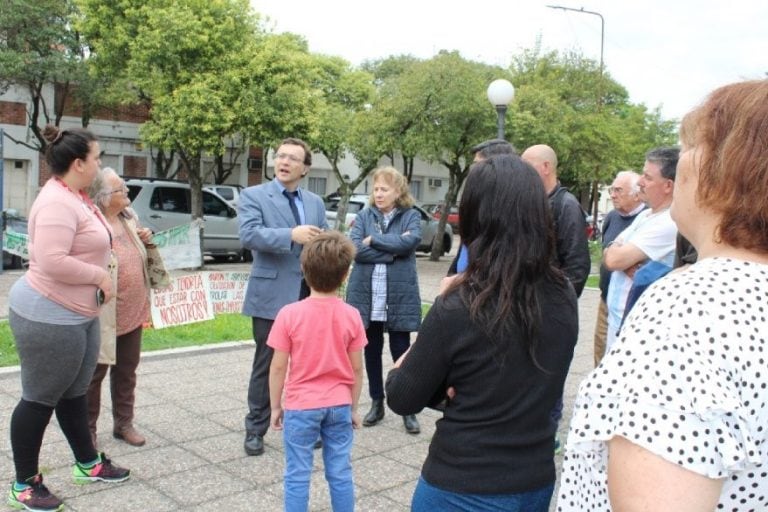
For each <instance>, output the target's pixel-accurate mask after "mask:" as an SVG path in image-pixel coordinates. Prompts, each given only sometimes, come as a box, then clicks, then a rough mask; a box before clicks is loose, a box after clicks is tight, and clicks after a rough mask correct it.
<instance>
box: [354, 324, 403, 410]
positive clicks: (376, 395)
mask: <svg viewBox="0 0 768 512" xmlns="http://www.w3.org/2000/svg"><path fill="white" fill-rule="evenodd" d="M387 332H388V333H389V352H390V354H392V361H397V360H398V358H399V357H400V356H401V355H403V354H404V353H405V351H406V350H408V347H410V346H411V333H410V332H408V331H389V330H388V331H387ZM365 335H366V337H367V338H368V344H367V345H366V346H365V373H366V374H367V375H368V393H370V395H371V398H372V399H374V400H380V399H382V398H384V382H383V377H382V371H383V370H382V364H381V353H382V351H383V350H384V322H371V323H370V325H369V326H368V329H366V330H365Z"/></svg>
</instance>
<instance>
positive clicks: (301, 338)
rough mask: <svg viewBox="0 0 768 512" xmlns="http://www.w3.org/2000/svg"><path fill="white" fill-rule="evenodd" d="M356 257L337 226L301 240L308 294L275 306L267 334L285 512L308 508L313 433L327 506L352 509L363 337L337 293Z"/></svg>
mask: <svg viewBox="0 0 768 512" xmlns="http://www.w3.org/2000/svg"><path fill="white" fill-rule="evenodd" d="M354 256H355V247H354V245H353V244H352V242H350V241H349V239H348V238H347V237H345V236H344V235H342V234H341V233H339V232H337V231H331V232H326V233H322V234H320V235H318V236H317V237H315V238H314V239H313V240H312V241H311V242H309V243H308V244H307V245H305V246H304V250H303V251H302V253H301V268H302V271H303V272H304V279H305V280H306V282H307V284H308V285H309V288H310V290H311V293H310V295H309V297H307V298H306V299H304V300H302V301H299V302H294V303H292V304H288V305H287V306H285V307H283V308H282V309H281V310H280V312H279V313H278V314H277V317H276V318H275V323H274V325H273V326H272V331H271V332H270V334H269V338H268V340H267V344H268V345H269V346H270V347H272V348H273V349H274V350H275V353H274V356H273V358H272V364H271V366H270V368H269V390H270V402H271V406H272V428H273V429H275V430H284V431H285V432H284V435H283V438H284V446H285V480H284V489H285V510H286V511H289V512H291V511H302V512H303V511H306V510H307V508H308V505H309V481H310V476H311V474H312V458H313V454H312V449H313V445H314V444H315V441H317V439H318V437H320V438H321V439H322V441H323V463H324V465H325V479H326V480H327V481H328V485H329V487H330V491H331V505H332V507H333V510H334V511H352V510H354V507H355V492H354V491H355V488H354V482H353V479H352V463H351V458H350V452H351V450H352V439H353V434H352V429H353V428H360V425H361V421H360V416H359V414H358V412H357V403H358V399H359V398H360V389H361V387H362V378H363V359H362V350H363V347H364V346H365V345H366V343H367V339H366V337H365V328H364V327H363V322H362V319H361V318H360V313H358V311H357V309H355V308H353V307H352V306H349V305H348V304H346V303H345V302H344V301H343V300H342V299H340V298H339V297H338V295H337V291H338V289H339V287H340V286H341V284H342V283H343V282H344V279H345V278H346V276H347V273H348V272H349V266H350V265H351V263H352V260H353V259H354ZM288 370H290V371H288ZM286 373H287V375H288V376H287V380H286ZM284 387H285V397H284V398H283V388H284ZM281 399H283V400H281ZM282 402H284V405H282Z"/></svg>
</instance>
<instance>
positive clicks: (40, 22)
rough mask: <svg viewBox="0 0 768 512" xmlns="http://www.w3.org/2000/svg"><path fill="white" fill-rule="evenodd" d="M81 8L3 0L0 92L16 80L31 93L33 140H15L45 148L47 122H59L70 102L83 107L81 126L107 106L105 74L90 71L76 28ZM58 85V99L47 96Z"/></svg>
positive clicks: (56, 1)
mask: <svg viewBox="0 0 768 512" xmlns="http://www.w3.org/2000/svg"><path fill="white" fill-rule="evenodd" d="M78 17H79V12H78V10H77V8H76V6H75V3H74V2H73V1H72V0H4V1H3V2H0V91H2V90H5V89H7V88H8V87H9V86H10V85H11V84H15V85H17V86H19V87H21V88H22V89H23V90H25V91H26V93H27V94H28V95H29V99H30V108H29V110H28V112H27V122H28V126H29V129H30V131H31V132H32V134H33V136H34V139H33V140H31V141H26V140H16V139H14V138H13V137H11V136H10V135H9V134H8V133H7V132H6V133H5V136H6V137H8V138H9V139H10V140H12V141H13V142H14V143H16V144H21V145H23V146H26V147H28V148H31V149H35V150H37V151H39V152H41V153H44V152H45V149H46V147H47V143H46V141H45V139H44V138H43V135H42V131H43V127H44V126H45V125H46V124H49V123H50V124H54V125H56V126H58V125H59V124H60V122H61V118H62V117H63V115H64V109H65V106H66V104H67V102H69V101H76V102H77V103H78V104H79V106H80V107H82V120H81V121H82V125H83V126H88V121H89V119H90V116H91V113H92V112H93V110H94V109H96V108H98V107H99V106H101V105H102V100H103V97H102V95H101V92H100V91H101V90H102V89H103V87H104V83H105V82H106V80H105V79H103V78H102V79H95V78H94V77H93V75H90V74H89V62H88V59H87V58H86V56H87V51H86V46H85V44H84V41H83V39H82V37H81V35H80V34H79V33H78V32H77V31H76V30H75V29H74V28H73V23H74V22H75V21H76V19H77V18H78ZM47 86H54V87H55V88H56V101H55V102H54V104H53V105H51V104H50V103H49V102H48V101H46V95H45V87H47Z"/></svg>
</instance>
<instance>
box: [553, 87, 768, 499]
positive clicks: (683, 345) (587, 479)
mask: <svg viewBox="0 0 768 512" xmlns="http://www.w3.org/2000/svg"><path fill="white" fill-rule="evenodd" d="M680 138H681V140H682V143H683V146H682V152H681V154H680V161H679V163H678V166H677V180H676V182H675V192H674V201H673V203H672V210H671V212H672V218H673V219H674V220H675V222H676V223H677V226H678V229H679V230H680V233H681V234H682V235H683V236H685V237H686V238H687V239H688V240H690V241H691V242H692V244H693V245H694V246H695V247H696V249H697V250H698V252H699V260H698V263H696V264H695V265H693V266H691V267H689V268H688V269H687V270H685V271H682V272H678V273H673V274H671V275H669V276H667V277H666V278H664V279H662V280H660V281H659V282H657V283H656V284H655V285H653V286H652V287H651V288H649V289H648V290H647V291H646V292H645V294H644V295H643V296H642V297H641V298H640V300H639V301H638V303H637V304H636V305H635V307H634V309H633V310H632V312H631V313H630V315H629V317H628V318H627V321H626V323H625V325H624V327H623V329H622V331H621V333H620V337H619V341H618V342H617V344H616V347H615V349H614V350H612V352H611V353H610V355H609V356H607V357H606V358H605V359H603V362H602V363H601V364H600V366H598V367H597V368H596V369H595V370H594V371H593V372H592V373H591V374H590V375H589V376H588V377H587V378H586V379H585V380H584V382H582V384H581V388H580V389H579V396H578V399H577V403H576V406H575V409H574V415H573V419H572V421H571V428H570V432H569V434H568V443H567V453H566V456H565V460H564V463H563V474H562V478H561V482H560V489H559V491H558V504H557V510H559V511H563V512H565V511H585V510H589V511H608V510H613V511H635V510H653V511H661V512H663V511H675V512H688V511H704V510H706V511H712V510H728V511H751V510H768V208H766V207H765V203H766V198H768V80H759V81H751V82H742V83H737V84H732V85H728V86H726V87H722V88H720V89H717V90H716V91H714V92H713V93H712V94H711V95H710V96H709V97H708V98H707V99H706V100H705V102H704V103H703V104H702V105H701V106H699V107H698V108H696V109H694V110H693V111H692V112H690V113H689V114H688V115H686V116H685V118H684V119H683V122H682V125H681V129H680Z"/></svg>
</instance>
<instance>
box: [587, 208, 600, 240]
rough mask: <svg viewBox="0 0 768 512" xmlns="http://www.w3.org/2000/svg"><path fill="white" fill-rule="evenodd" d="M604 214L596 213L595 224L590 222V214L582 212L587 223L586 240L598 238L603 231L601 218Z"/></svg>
mask: <svg viewBox="0 0 768 512" xmlns="http://www.w3.org/2000/svg"><path fill="white" fill-rule="evenodd" d="M604 217H605V215H603V214H602V213H599V214H598V215H597V225H595V224H594V223H593V222H592V219H593V217H592V215H588V214H587V212H584V220H585V222H586V223H587V240H599V239H600V236H601V235H602V233H603V218H604Z"/></svg>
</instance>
